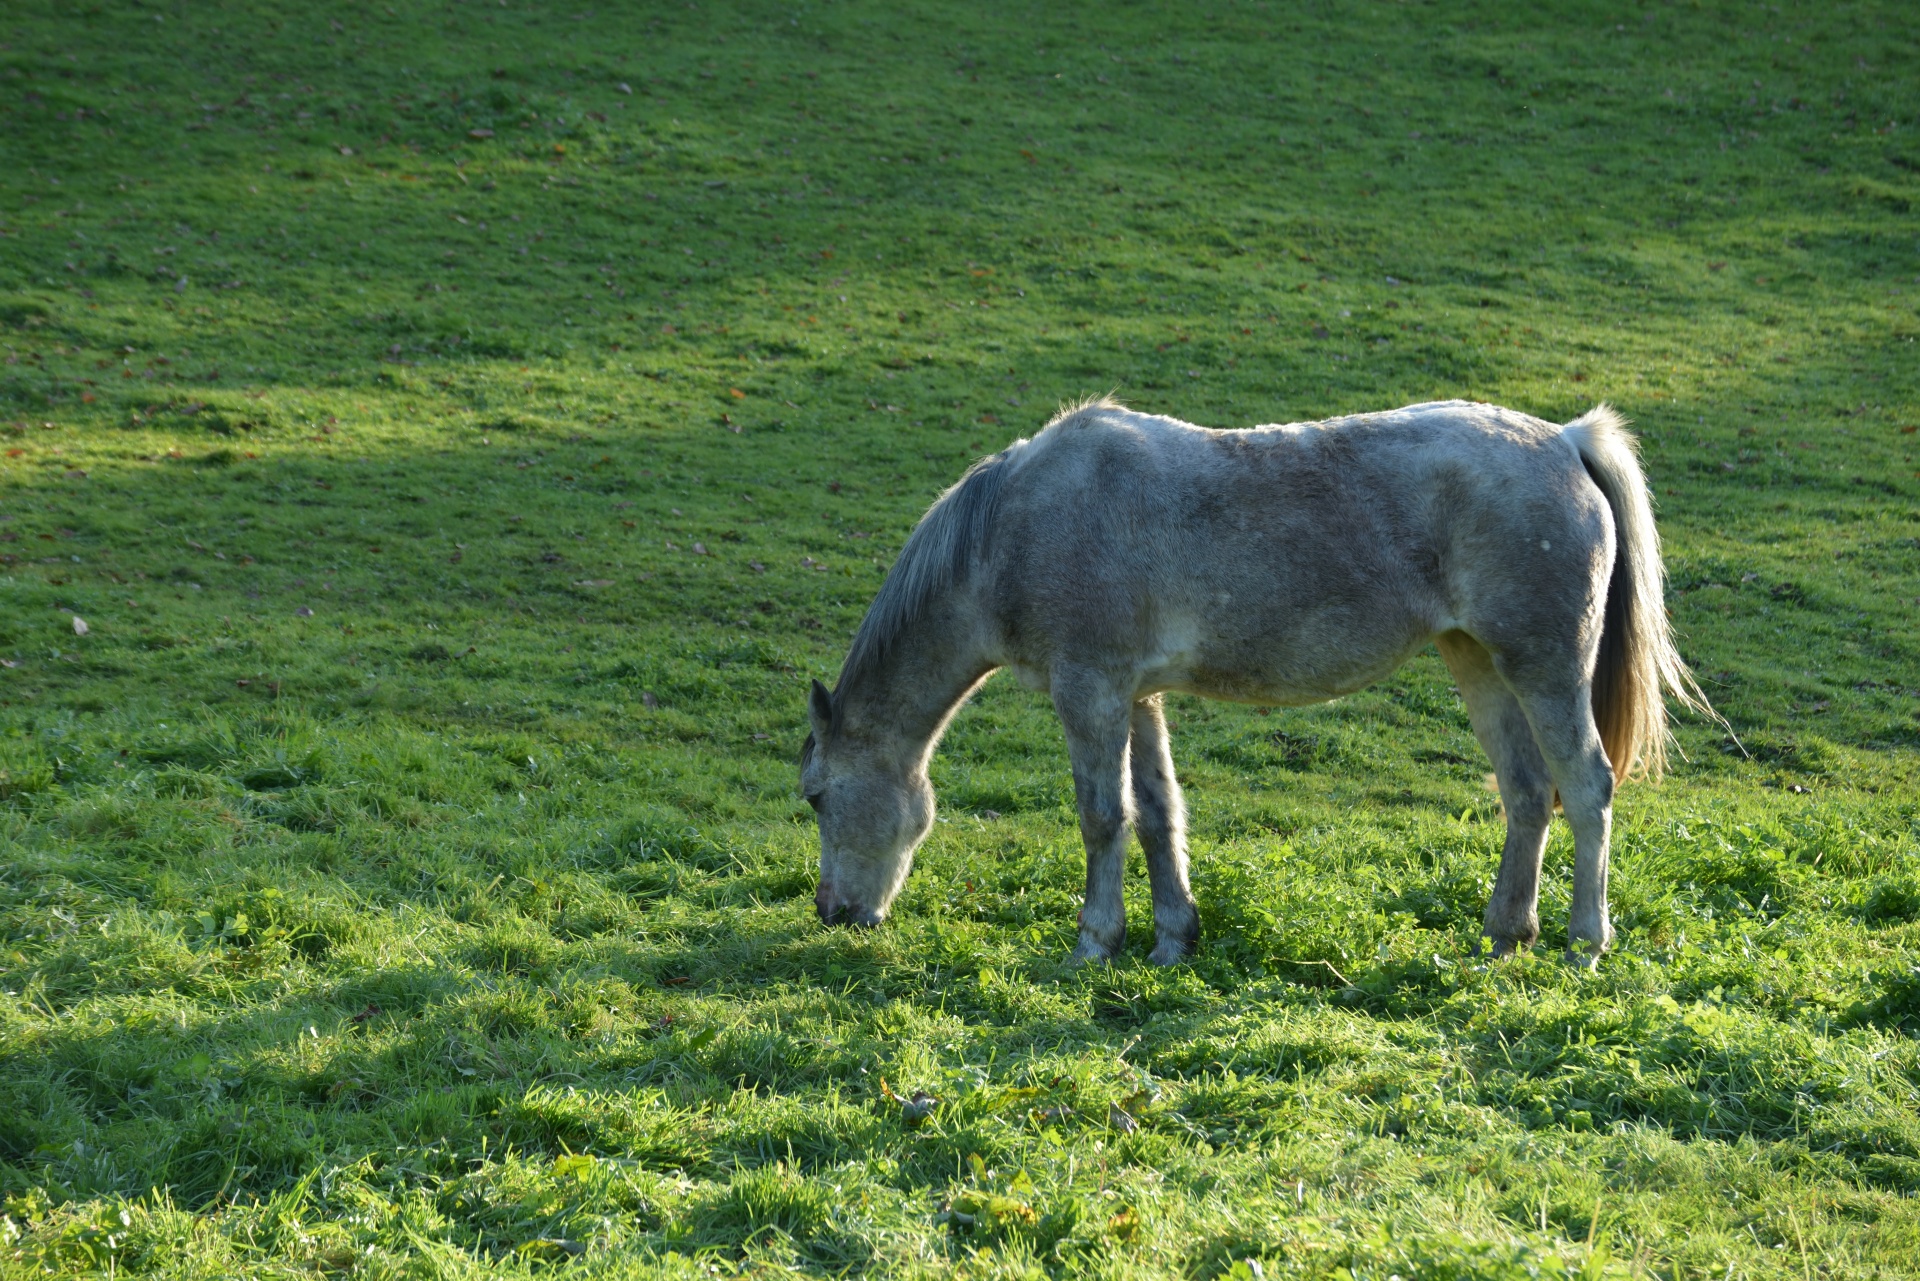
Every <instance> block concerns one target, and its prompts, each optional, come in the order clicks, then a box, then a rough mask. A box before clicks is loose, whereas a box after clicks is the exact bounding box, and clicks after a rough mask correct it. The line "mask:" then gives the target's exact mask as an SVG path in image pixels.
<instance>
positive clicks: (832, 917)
mask: <svg viewBox="0 0 1920 1281" xmlns="http://www.w3.org/2000/svg"><path fill="white" fill-rule="evenodd" d="M807 715H808V718H809V719H810V720H811V721H812V722H813V733H812V734H811V735H810V736H809V737H808V739H807V743H806V746H805V747H804V748H802V749H801V752H800V790H801V792H802V793H803V794H805V796H806V798H807V804H809V805H811V806H813V809H814V813H815V814H817V815H818V816H819V818H820V888H819V890H818V891H817V892H816V893H815V894H814V900H813V901H814V906H815V908H816V909H817V910H818V911H819V913H820V919H821V920H822V921H824V922H825V923H826V924H828V925H860V926H873V925H878V924H880V922H881V921H882V920H884V919H885V918H886V915H887V909H888V908H889V907H891V906H893V900H894V897H895V896H896V895H898V894H899V893H900V887H901V886H902V885H904V884H905V883H906V880H907V873H908V871H910V870H911V869H912V867H913V851H914V849H915V847H917V846H918V845H919V844H920V842H921V841H922V840H923V839H925V837H926V835H927V831H928V829H929V828H931V827H932V826H933V784H931V783H929V782H928V781H927V776H926V773H925V771H924V770H923V769H921V768H920V767H919V765H918V764H917V763H916V762H915V761H912V760H906V761H903V760H900V759H898V758H896V757H894V756H892V755H891V754H890V753H887V752H885V751H884V750H880V749H877V748H876V747H875V745H872V744H869V743H866V742H863V741H860V740H858V739H855V738H852V737H850V736H848V735H845V734H840V733H836V732H835V728H834V724H833V698H832V696H831V695H830V694H828V693H827V688H826V686H824V685H822V684H821V683H820V682H819V681H815V682H814V683H813V692H812V694H811V696H810V697H809V699H808V701H807Z"/></svg>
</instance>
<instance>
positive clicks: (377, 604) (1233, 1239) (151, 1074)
mask: <svg viewBox="0 0 1920 1281" xmlns="http://www.w3.org/2000/svg"><path fill="white" fill-rule="evenodd" d="M1917 35H1920V21H1917V20H1916V17H1915V14H1914V12H1913V10H1912V7H1911V6H1910V5H1908V4H1905V3H1899V2H1897V0H1885V2H1884V3H1872V2H1861V3H1832V4H1822V5H1814V4H1781V5H1748V4H1730V3H1727V4H1722V3H1713V2H1711V0H1709V2H1705V3H1700V2H1695V3H1624V2H1615V3H1604V4H1603V3H1597V2H1594V3H1588V2H1584V0H1573V2H1569V3H1563V4H1553V5H1522V4H1496V3H1484V2H1475V0H1462V2H1461V3H1448V4H1391V3H1371V2H1364V0H1316V2H1314V3H1302V4H1295V5H1283V4H1277V3H1276V4H1251V3H1220V4H1213V5H1207V6H1180V7H1177V8H1176V7H1172V6H1165V7H1154V6H1146V5H1111V6H1093V5H1087V6H1077V7H1075V6H1056V7H1038V6H1019V5H961V4H934V3H930V2H924V0H906V2H904V3H898V4H877V3H865V2H861V3H839V2H834V3H826V2H825V0H791V2H789V3H777V4H776V3H758V2H755V0H699V3H698V4H697V5H694V4H665V3H661V4H654V5H641V4H630V3H623V2H621V0H581V3H580V5H579V6H578V7H577V8H576V7H574V6H562V7H554V6H544V5H529V4H528V3H526V0H460V2H454V3H437V4H426V3H417V2H415V0H391V3H373V4H368V3H354V4H347V3H331V2H327V0H319V2H316V3H310V4H269V3H264V2H262V0H205V2H204V3H191V4H189V3H181V2H179V0H96V2H94V3H89V4H85V5H81V4H70V3H66V2H65V0H58V2H56V0H13V2H12V3H9V4H8V5H6V6H5V8H4V11H0V347H4V358H5V364H4V366H0V428H4V438H3V439H0V657H3V658H4V659H5V665H4V667H3V668H0V842H4V845H3V846H0V849H3V850H4V853H0V1213H3V1214H4V1217H3V1218H0V1274H4V1275H19V1276H38V1275H47V1274H54V1275H73V1276H78V1275H101V1276H108V1275H110V1276H121V1275H146V1276H156V1277H194V1278H215V1277H235V1276H248V1277H293V1276H310V1275H351V1276H364V1277H460V1276H478V1275H483V1274H484V1275H503V1276H519V1275H528V1276H531V1275H549V1274H551V1275H556V1276H561V1275H564V1276H581V1277H651V1276H672V1277H695V1276H703V1277H704V1276H733V1275H752V1276H781V1275H788V1274H796V1275H799V1274H804V1275H811V1276H843V1275H861V1276H871V1277H889V1278H892V1277H915V1276H960V1277H1024V1276H1041V1275H1045V1276H1062V1277H1067V1276H1070V1277H1082V1276H1084V1277H1112V1278H1123V1277H1161V1276H1175V1277H1196V1278H1214V1277H1224V1278H1234V1279H1237V1281H1248V1279H1249V1278H1252V1277H1256V1276H1267V1277H1281V1276H1286V1277H1302V1278H1341V1279H1342V1281H1375V1279H1377V1281H1386V1279H1387V1278H1389V1277H1393V1276H1396V1275H1397V1276H1399V1277H1403V1278H1409V1279H1411V1278H1469V1277H1471V1278H1555V1277H1574V1276H1578V1277H1583V1278H1589V1279H1593V1278H1602V1277H1620V1278H1625V1277H1657V1278H1661V1279H1663V1281H1680V1279H1681V1278H1713V1279H1716V1281H1718V1279H1721V1278H1727V1279H1734V1278H1745V1279H1749V1281H1762V1279H1768V1278H1778V1279H1779V1281H1795V1279H1797V1281H1814V1278H1816V1277H1826V1278H1839V1277H1888V1278H1891V1277H1910V1276H1913V1275H1915V1274H1916V1272H1920V858H1917V857H1916V835H1917V833H1920V828H1917V826H1916V824H1917V823H1920V806H1917V804H1916V797H1917V795H1920V766H1917V764H1916V746H1917V745H1920V717H1917V715H1916V713H1917V712H1920V701H1916V700H1917V698H1920V634H1917V629H1916V625H1915V618H1916V616H1917V615H1920V459H1917V455H1920V437H1917V436H1916V434H1915V425H1916V424H1920V348H1916V345H1915V338H1916V335H1920V313H1917V311H1916V306H1917V304H1920V40H1917V38H1916V37H1917ZM1106 391H1115V392H1117V393H1118V394H1119V395H1120V396H1121V397H1123V398H1124V399H1126V400H1127V401H1128V402H1129V403H1131V404H1132V405H1134V406H1136V407H1138V408H1142V409H1148V410H1154V411H1160V412H1166V413H1171V414H1175V415H1178V416H1180V417H1184V418H1188V419H1191V420H1194V421H1198V422H1202V423H1207V424H1210V425H1216V426H1245V425H1251V424H1255V423H1261V422H1274V421H1285V420H1290V419H1298V418H1317V417H1324V416H1327V415H1331V414H1335V413H1342V412H1350V411H1357V410H1364V409H1375V408H1385V407H1390V406H1393V405H1397V404H1402V403H1406V402H1410V401H1416V400H1425V399H1437V398H1444V397H1452V396H1462V397H1471V398H1477V399H1483V400H1491V401H1497V402H1501V403H1505V404H1509V405H1513V406H1516V407H1519V408H1523V409H1526V410H1529V411H1532V412H1535V413H1538V414H1540V415H1542V416H1545V417H1550V418H1554V419H1557V420H1561V421H1564V420H1565V419H1567V418H1570V417H1572V416H1573V415H1575V414H1576V413H1578V412H1580V411H1581V410H1583V409H1585V408H1587V407H1588V406H1589V405H1590V404H1592V403H1593V402H1595V401H1597V400H1600V399H1608V400H1611V401H1612V402H1614V403H1615V404H1617V405H1618V406H1619V407H1620V408H1621V409H1622V410H1623V411H1624V412H1625V413H1627V414H1628V415H1630V416H1631V417H1632V418H1634V419H1635V420H1636V422H1637V424H1638V429H1639V431H1640V432H1641V433H1642V440H1643V444H1644V451H1645V456H1646V463H1647V467H1648V471H1649V474H1650V477H1651V479H1652V483H1653V484H1654V486H1655V487H1656V490H1657V494H1658V498H1659V502H1660V515H1661V519H1662V522H1663V530H1664V533H1665V537H1666V540H1667V563H1668V567H1669V570H1670V574H1671V583H1670V603H1671V609H1672V613H1673V617H1674V619H1675V622H1676V626H1677V628H1678V630H1679V633H1680V638H1681V645H1682V649H1683V651H1684V652H1685V653H1686V655H1687V656H1688V658H1689V660H1690V661H1691V662H1692V663H1693V664H1694V666H1695V668H1696V669H1697V670H1698V671H1699V673H1700V674H1701V677H1702V681H1703V684H1704V685H1705V687H1706V688H1707V690H1708V692H1709V694H1710V695H1711V696H1712V697H1713V698H1714V699H1715V700H1716V702H1717V704H1718V706H1719V707H1720V709H1721V710H1722V711H1724V712H1725V713H1726V715H1727V716H1728V717H1729V718H1730V720H1731V721H1732V723H1733V725H1734V726H1735V727H1736V729H1737V731H1738V733H1739V736H1740V741H1741V743H1743V744H1744V750H1743V749H1742V748H1740V747H1737V746H1736V745H1735V744H1734V743H1733V742H1732V741H1730V740H1728V739H1727V738H1725V737H1724V736H1723V735H1721V734H1720V733H1719V732H1717V731H1716V730H1714V728H1713V727H1711V726H1709V725H1706V724H1703V723H1699V722H1687V723H1683V724H1681V725H1680V726H1679V727H1678V741H1679V745H1680V746H1681V748H1683V749H1684V753H1685V759H1684V760H1680V761H1678V762H1677V764H1676V769H1675V772H1674V774H1673V775H1672V776H1671V777H1669V778H1668V779H1667V780H1666V781H1665V782H1664V783H1663V784H1661V785H1659V786H1647V785H1637V786H1630V787H1628V788H1626V789H1625V790H1624V791H1623V792H1622V795H1621V798H1620V804H1619V809H1618V816H1617V820H1616V821H1617V829H1616V846H1615V864H1614V868H1615V871H1614V878H1613V886H1614V913H1615V922H1616V926H1617V928H1618V929H1619V931H1620V939H1619V944H1618V948H1617V950H1616V951H1615V952H1614V953H1613V954H1611V955H1610V956H1608V957H1607V958H1606V960H1605V961H1604V962H1603V963H1602V965H1601V967H1600V969H1599V970H1598V972H1597V973H1593V974H1586V973H1580V972H1576V971H1574V970H1571V969H1569V968H1567V967H1564V966H1563V965H1562V964H1560V963H1559V962H1558V960H1557V959H1555V958H1556V957H1557V955H1558V952H1559V949H1560V947H1561V945H1562V943H1563V941H1564V927H1565V914H1566V910H1567V888H1568V872H1569V868H1568V866H1567V864H1568V861H1569V856H1570V842H1569V841H1568V839H1567V837H1566V834H1565V832H1564V830H1557V831H1556V834H1555V837H1554V840H1553V843H1552V845H1551V847H1550V849H1549V853H1548V873H1547V877H1546V894H1545V902H1544V903H1543V911H1542V915H1543V917H1544V918H1545V921H1546V927H1545V928H1546V936H1545V937H1544V938H1543V939H1542V943H1541V947H1540V949H1539V951H1538V953H1537V954H1536V955H1534V956H1531V957H1525V958H1521V959H1518V960H1515V961H1512V962H1507V963H1502V964H1498V965H1491V966H1489V965H1487V964H1485V963H1483V962H1481V961H1480V960H1479V959H1477V956H1476V953H1475V944H1476V940H1477V934H1478V921H1479V914H1480V911H1481V909H1482V907H1483V905H1484V898H1485V895H1486V893H1487V890H1488V888H1489V885H1490V882H1491V877H1492V873H1493V870H1494V865H1495V861H1496V858H1497V854H1498V850H1499V846H1500V832H1501V826H1500V817H1499V807H1498V803H1497V799H1496V798H1495V797H1494V796H1492V795H1491V794H1490V793H1489V792H1488V790H1487V789H1486V787H1485V785H1484V778H1485V775H1486V771H1487V765H1486V763H1485V761H1484V758H1483V757H1482V755H1481V753H1480V751H1479V749H1478V747H1477V746H1476V745H1475V743H1474V741H1473V739H1472V736H1471V734H1470V732H1469V730H1468V727H1467V723H1466V718H1465V714H1464V712H1463V710H1462V708H1461V706H1460V703H1459V701H1458V699H1457V697H1456V696H1455V694H1454V693H1453V691H1452V690H1451V688H1450V686H1449V683H1448V679H1447V675H1446V672H1445V669H1444V668H1443V667H1442V666H1441V665H1440V663H1439V661H1438V659H1437V658H1436V657H1434V656H1433V655H1431V654H1428V655H1427V656H1425V657H1423V658H1420V659H1418V660H1417V661H1415V662H1414V663H1413V664H1412V665H1410V666H1409V667H1408V668H1406V669H1405V670H1404V671H1402V672H1401V673H1399V674H1398V675H1397V676H1395V677H1394V678H1393V679H1391V680H1389V681H1387V682H1385V683H1383V684H1382V685H1380V686H1379V687H1377V688H1375V689H1373V690H1370V691H1368V692H1366V693H1363V694H1361V695H1358V696H1355V697H1352V698H1349V699H1346V700H1344V701H1342V702H1340V703H1337V704H1333V705H1330V706H1326V707H1321V708H1313V709H1306V710H1276V711H1272V712H1267V711H1263V710H1260V709H1254V708H1246V707H1235V706H1226V705H1219V704H1208V703H1202V702H1199V701H1197V700H1191V699H1174V700H1171V711H1170V716H1171V720H1172V722H1173V724H1174V752H1175V757H1176V760H1177V761H1178V762H1179V763H1180V765H1181V768H1182V771H1183V775H1184V779H1185V782H1186V785H1187V789H1188V800H1189V803H1190V806H1191V809H1192V812H1193V847H1194V849H1193V855H1194V882H1195V889H1196V892H1197V893H1198V895H1199V897H1200V901H1201V912H1202V921H1203V931H1204V936H1203V943H1202V948H1201V951H1200V953H1199V955H1198V956H1196V957H1195V958H1194V959H1193V961H1192V962H1191V963H1190V964H1188V965H1186V966H1183V967H1180V968H1177V969H1173V970H1169V971H1158V970H1155V969H1153V968H1151V967H1149V966H1147V965H1146V964H1145V962H1144V954H1145V951H1146V947H1147V946H1148V941H1150V938H1151V930H1150V928H1148V920H1149V917H1148V907H1147V900H1146V887H1145V878H1144V870H1143V869H1142V868H1141V867H1140V866H1139V864H1138V862H1137V856H1136V864H1135V867H1134V880H1133V881H1131V882H1130V887H1129V905H1130V910H1131V912H1132V913H1133V920H1134V926H1135V929H1134V941H1133V942H1132V943H1131V944H1130V945H1129V950H1128V955H1127V957H1126V958H1125V959H1124V960H1123V961H1122V962H1121V963H1119V964H1116V965H1114V966H1112V967H1110V968H1100V969H1091V970H1073V969H1069V968H1067V967H1066V966H1065V965H1064V964H1063V961H1064V958H1065V957H1066V954H1067V952H1068V950H1069V948H1070V947H1071V943H1072V938H1073V930H1074V912H1075V908H1076V906H1077V901H1078V894H1079V888H1080V879H1081V875H1082V854H1081V850H1080V844H1079V837H1078V833H1077V830H1076V824H1075V820H1074V816H1073V812H1072V804H1071V781H1070V778H1069V774H1068V770H1067V765H1066V760H1065V753H1064V751H1063V749H1062V746H1061V742H1060V737H1059V733H1058V730H1057V727H1056V725H1055V723H1054V721H1053V718H1052V714H1051V711H1050V709H1049V708H1048V706H1047V705H1046V703H1045V702H1044V701H1043V700H1042V699H1041V698H1040V697H1039V696H1037V695H1034V694H1030V693H1028V692H1025V691H1023V690H1020V689H1019V688H1017V687H1015V686H1013V684H1012V683H1011V682H1008V681H1004V680H996V681H994V682H993V683H991V684H990V685H989V686H988V687H987V688H986V690H985V691H984V692H983V693H982V695H981V696H980V698H979V699H978V700H977V702H976V704H975V705H974V706H973V707H971V708H970V709H968V710H967V711H966V712H965V713H963V714H962V716H961V717H960V718H959V720H958V721H957V723H956V724H955V726H954V728H953V731H952V733H951V734H950V735H949V737H948V739H947V742H946V745H945V747H944V748H943V750H942V752H941V754H940V756H939V758H938V761H937V763H936V765H935V767H934V779H935V783H936V785H937V786H938V788H939V790H940V795H941V802H942V818H941V821H940V823H939V824H938V826H937V828H936V832H935V834H934V836H933V838H932V839H931V841H930V842H929V844H928V846H927V848H926V849H925V850H924V852H923V853H922V855H921V857H920V860H919V867H918V870H917V871H916V873H915V875H914V877H913V879H912V881H911V882H910V884H909V887H908V889H907V891H906V893H905V896H904V898H903V900H902V901H901V903H900V904H899V906H898V908H897V909H896V913H895V916H894V918H893V920H892V921H890V922H889V923H888V924H887V925H886V926H885V927H884V928H882V929H880V930H877V931H874V932H872V933H866V934H856V933H850V932H830V931H826V930H823V929H822V928H820V927H819V926H818V925H817V924H816V923H815V921H814V919H813V916H812V910H811V906H812V905H811V901H810V896H811V891H812V884H813V863H814V859H815V856H816V849H815V841H814V839H813V834H812V828H811V824H810V821H809V820H810V815H809V813H808V811H807V809H806V807H805V805H804V804H803V803H802V802H801V800H800V798H799V797H798V796H797V795H796V793H795V789H794V777H795V759H796V753H797V749H798V746H799V742H800V739H801V737H802V735H803V733H804V723H805V717H804V710H803V708H804V702H803V698H804V691H805V688H806V681H807V680H808V679H809V678H812V677H820V678H823V679H826V680H828V681H829V682H831V680H832V678H833V676H834V673H835V671H836V669H837V665H838V662H839V659H840V656H841V654H842V652H843V650H844V647H845V645H846V643H847V641H848V639H849V638H850V636H851V634H852V632H853V629H854V627H855V625H856V624H857V623H858V621H859V618H860V616H861V612H862V610H863V609H864V607H865V605H866V603H867V601H868V600H869V599H870V598H871V596H872V594H873V592H874V591H875V589H876V588H877V587H878V585H879V583H880V581H881V577H882V575H883V573H884V571H885V567H886V566H887V564H888V563H889V562H890V559H891V557H892V556H893V555H894V554H895V553H896V552H897V551H898V549H899V547H900V545H901V542H902V541H903V539H904V537H905V535H906V532H907V531H908V530H909V529H910V528H911V525H912V522H913V521H914V520H915V518H916V517H917V516H918V514H919V513H920V512H921V511H922V510H923V509H924V508H925V507H926V505H927V503H928V502H929V501H930V500H931V499H932V498H933V496H934V495H935V494H937V493H938V492H939V491H940V489H941V488H942V487H943V486H944V485H946V484H948V483H950V482H951V481H952V480H953V479H954V478H956V477H957V476H958V475H959V474H960V472H961V471H962V470H963V468H964V467H965V466H966V465H967V463H968V462H969V461H970V460H972V459H973V458H975V457H977V456H979V455H981V454H983V453H987V452H991V451H992V450H995V449H997V448H999V447H1000V446H1001V445H1002V444H1004V443H1005V442H1006V441H1008V440H1009V439H1011V438H1013V437H1015V436H1017V435H1021V434H1028V433H1031V432H1032V431H1034V430H1035V429H1037V428H1038V427H1039V426H1040V425H1041V424H1042V423H1043V422H1044V421H1045V420H1046V419H1047V417H1048V416H1049V415H1050V414H1051V412H1052V411H1053V410H1054V408H1055V407H1056V406H1057V405H1058V404H1059V403H1060V402H1061V401H1062V400H1065V399H1069V398H1073V397H1077V396H1081V395H1086V394H1091V393H1100V392H1106ZM920 1093H924V1094H925V1095H926V1096H930V1098H928V1099H921V1100H919V1101H917V1102H916V1101H915V1095H916V1094H920Z"/></svg>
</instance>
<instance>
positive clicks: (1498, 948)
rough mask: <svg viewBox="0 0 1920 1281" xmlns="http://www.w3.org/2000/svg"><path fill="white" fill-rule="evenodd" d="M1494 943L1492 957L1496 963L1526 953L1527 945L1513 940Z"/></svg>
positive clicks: (1501, 940)
mask: <svg viewBox="0 0 1920 1281" xmlns="http://www.w3.org/2000/svg"><path fill="white" fill-rule="evenodd" d="M1492 943H1493V948H1492V952H1491V955H1492V956H1493V959H1494V960H1496V961H1504V960H1506V959H1507V958H1508V957H1509V956H1513V955H1515V954H1517V953H1520V952H1524V951H1526V944H1524V943H1518V942H1515V941H1514V940H1513V939H1494V940H1492Z"/></svg>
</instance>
